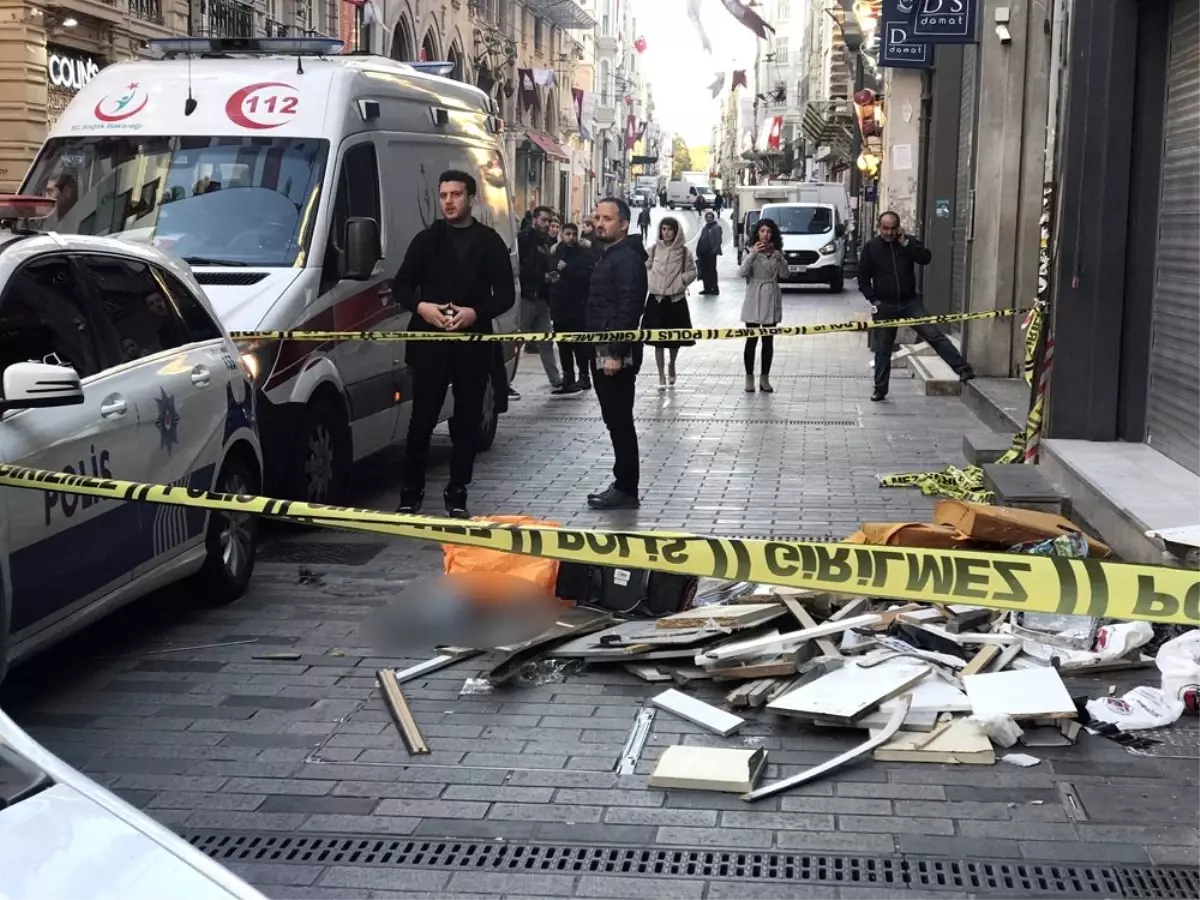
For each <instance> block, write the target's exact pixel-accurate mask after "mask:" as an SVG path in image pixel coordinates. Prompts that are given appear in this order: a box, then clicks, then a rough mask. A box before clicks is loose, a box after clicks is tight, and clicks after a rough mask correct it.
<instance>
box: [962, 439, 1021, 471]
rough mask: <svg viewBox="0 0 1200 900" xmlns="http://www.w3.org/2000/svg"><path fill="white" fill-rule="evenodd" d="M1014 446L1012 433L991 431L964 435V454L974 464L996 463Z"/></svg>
mask: <svg viewBox="0 0 1200 900" xmlns="http://www.w3.org/2000/svg"><path fill="white" fill-rule="evenodd" d="M1011 446H1012V435H1011V434H1003V433H997V432H995V431H989V432H987V433H986V434H985V433H978V434H964V435H963V456H964V457H966V460H967V462H969V463H970V464H971V465H973V466H982V465H986V464H988V463H994V462H995V461H996V460H998V459H999V458H1000V457H1001V456H1003V455H1004V454H1005V453H1007V452H1008V449H1009V448H1010V447H1011Z"/></svg>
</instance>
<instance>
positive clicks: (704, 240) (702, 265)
mask: <svg viewBox="0 0 1200 900" xmlns="http://www.w3.org/2000/svg"><path fill="white" fill-rule="evenodd" d="M699 208H700V207H699V206H697V207H696V209H699ZM724 243H725V235H724V234H723V233H722V232H721V223H720V222H718V221H717V217H716V216H715V215H713V214H712V213H711V212H708V213H705V214H704V227H703V228H701V229H700V237H699V238H697V239H696V266H697V268H699V269H700V280H701V281H703V282H704V290H702V291H701V292H700V293H701V294H714V295H715V294H719V293H721V287H720V283H719V282H718V281H717V257H718V256H720V255H721V246H722V245H723V244H724Z"/></svg>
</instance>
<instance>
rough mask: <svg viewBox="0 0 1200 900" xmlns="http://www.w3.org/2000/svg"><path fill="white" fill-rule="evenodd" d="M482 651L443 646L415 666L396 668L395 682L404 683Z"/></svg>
mask: <svg viewBox="0 0 1200 900" xmlns="http://www.w3.org/2000/svg"><path fill="white" fill-rule="evenodd" d="M482 652H483V651H481V650H466V649H463V648H461V647H446V648H443V650H442V652H441V653H440V654H438V655H437V656H435V657H433V658H432V659H427V660H425V662H423V663H417V664H416V665H415V666H409V667H408V668H407V669H400V670H398V671H397V672H396V683H397V684H404V682H406V681H412V680H413V679H414V678H420V677H421V676H422V675H428V674H429V673H430V672H437V671H438V670H439V669H444V668H446V667H447V666H452V665H454V664H455V663H456V662H461V661H462V660H464V659H470V658H471V657H472V656H478V655H479V654H480V653H482Z"/></svg>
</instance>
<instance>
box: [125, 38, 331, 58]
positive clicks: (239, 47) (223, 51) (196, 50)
mask: <svg viewBox="0 0 1200 900" xmlns="http://www.w3.org/2000/svg"><path fill="white" fill-rule="evenodd" d="M343 46H345V44H344V42H343V41H340V40H338V39H337V38H324V37H311V38H309V37H305V38H244V37H216V38H196V37H185V38H155V39H153V40H149V41H147V42H146V47H147V49H149V50H150V51H151V52H152V53H154V54H155V55H156V56H158V57H159V58H160V59H173V58H175V57H177V56H235V55H236V56H337V55H338V54H340V53H341V52H342V47H343Z"/></svg>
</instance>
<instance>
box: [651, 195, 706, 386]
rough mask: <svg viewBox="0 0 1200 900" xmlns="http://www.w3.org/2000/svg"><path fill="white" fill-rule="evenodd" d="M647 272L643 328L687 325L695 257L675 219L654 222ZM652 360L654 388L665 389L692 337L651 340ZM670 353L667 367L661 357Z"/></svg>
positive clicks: (673, 382)
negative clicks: (655, 373)
mask: <svg viewBox="0 0 1200 900" xmlns="http://www.w3.org/2000/svg"><path fill="white" fill-rule="evenodd" d="M646 269H647V272H648V277H647V289H648V290H649V292H650V296H649V297H647V298H646V314H645V316H644V317H643V318H642V327H643V328H691V327H692V316H691V313H690V312H689V310H688V302H687V289H688V285H689V284H691V283H692V282H693V281H695V280H696V260H695V259H694V258H693V257H692V251H691V250H689V249H688V247H687V242H686V241H685V240H684V237H683V230H682V229H681V228H680V227H679V220H678V219H676V218H675V217H674V216H666V217H664V218H663V219H662V221H660V222H659V223H658V242H657V243H655V244H654V246H652V247H651V248H650V255H649V257H648V258H647V260H646ZM650 343H651V344H652V345H653V347H654V361H655V363H657V364H658V389H659V390H660V391H665V390H666V389H667V387H668V386H671V387H673V386H674V385H675V361H676V359H677V358H678V357H679V348H680V347H691V346H693V345H694V344H695V343H696V342H695V341H651V342H650ZM667 353H670V357H671V362H670V369H669V370H667V369H666V368H665V366H664V363H665V362H666V360H665V359H664V357H665V356H666V355H667Z"/></svg>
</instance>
